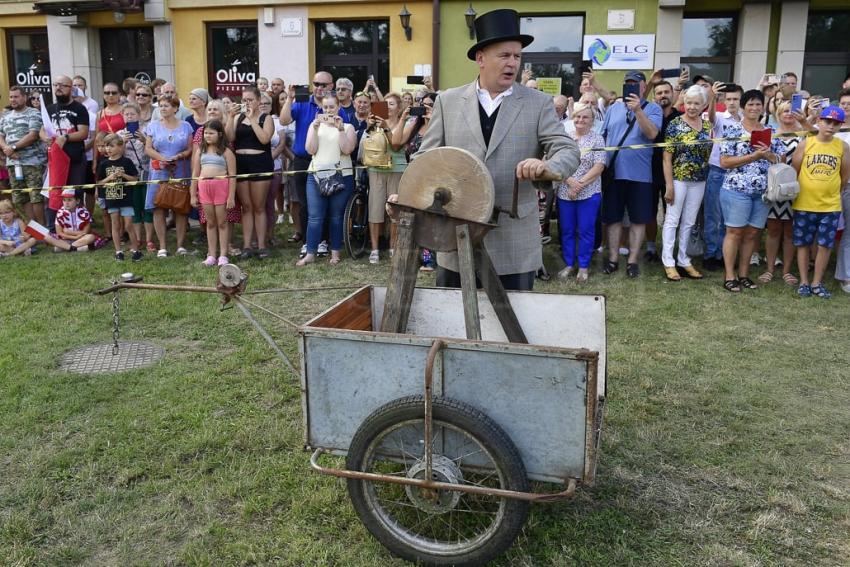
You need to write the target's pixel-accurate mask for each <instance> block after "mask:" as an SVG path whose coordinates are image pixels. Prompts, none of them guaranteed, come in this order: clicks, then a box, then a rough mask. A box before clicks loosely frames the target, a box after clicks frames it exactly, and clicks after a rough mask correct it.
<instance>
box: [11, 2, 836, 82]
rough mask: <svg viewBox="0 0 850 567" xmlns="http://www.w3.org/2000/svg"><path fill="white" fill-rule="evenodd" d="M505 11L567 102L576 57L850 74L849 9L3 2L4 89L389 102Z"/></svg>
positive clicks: (444, 66) (464, 77)
mask: <svg viewBox="0 0 850 567" xmlns="http://www.w3.org/2000/svg"><path fill="white" fill-rule="evenodd" d="M508 6H509V7H513V8H515V9H517V10H518V11H519V12H520V13H521V15H522V20H521V26H522V30H523V32H524V33H530V34H532V35H534V36H535V38H536V40H535V42H534V43H533V44H532V45H531V46H529V48H528V49H527V50H526V52H525V54H524V65H525V66H526V68H529V69H530V70H531V71H532V73H533V74H534V75H535V76H537V77H540V78H541V79H543V81H541V83H542V85H541V86H543V87H544V88H546V89H547V90H550V91H552V92H562V93H565V94H575V93H576V91H577V87H578V84H577V83H578V81H579V80H580V75H581V73H580V70H581V67H582V65H583V62H584V61H586V60H592V61H593V67H594V69H595V71H596V72H597V74H598V75H599V76H600V78H601V80H602V82H603V83H604V84H606V85H607V86H609V87H610V88H611V89H613V90H616V89H618V88H619V84H620V83H621V82H622V75H623V73H624V72H625V69H630V68H640V69H642V70H644V71H649V70H650V69H652V68H676V67H679V66H681V65H688V66H689V67H690V69H691V73H692V75H695V74H697V73H700V74H709V75H711V76H713V77H714V78H715V79H718V80H724V81H734V82H737V83H740V84H742V85H744V86H745V87H753V86H755V85H757V84H758V82H759V80H760V78H761V76H762V75H763V74H764V73H777V74H781V73H783V72H788V71H792V72H794V73H796V74H797V75H798V76H799V77H800V85H801V87H802V88H805V89H807V90H810V91H811V92H813V93H821V94H825V95H827V96H829V95H830V94H831V93H833V92H834V91H835V90H836V85H840V83H841V81H842V80H843V79H844V77H845V76H846V75H847V73H848V72H850V41H848V40H847V38H848V37H850V2H848V1H846V0H844V1H838V0H807V1H790V2H779V1H773V2H770V1H742V0H660V1H657V2H649V1H645V0H628V1H626V2H619V3H616V4H615V3H610V2H598V3H593V2H586V1H584V0H581V1H579V0H528V1H524V2H522V3H521V5H517V4H516V3H514V4H506V3H504V2H496V1H490V0H487V1H476V0H473V2H469V0H436V1H431V2H426V1H421V0H410V1H407V2H359V1H350V0H349V1H344V0H342V1H338V2H333V1H331V2H328V1H319V0H296V1H289V0H285V1H281V2H277V3H265V2H262V1H259V0H35V1H33V0H26V1H22V0H0V83H5V86H6V87H8V85H11V84H22V85H24V86H26V87H30V88H34V89H38V90H42V91H43V92H44V93H45V94H46V95H48V96H49V93H50V91H51V89H50V82H51V79H50V77H51V74H56V73H64V74H68V75H77V74H79V75H83V76H85V77H86V78H87V79H88V81H89V84H90V90H91V92H94V93H96V92H98V91H99V89H100V88H101V86H102V84H103V83H104V82H106V81H115V82H120V81H121V80H122V79H123V78H125V77H136V78H138V79H140V80H142V81H148V80H151V79H153V78H154V77H162V78H164V79H167V80H171V81H176V83H177V85H178V88H179V89H180V90H181V91H182V92H184V93H185V92H187V91H188V90H190V89H192V88H194V87H198V86H204V87H206V88H207V89H209V90H210V92H212V93H214V94H230V95H237V96H238V94H239V92H240V91H241V88H242V87H243V86H244V85H246V84H250V83H252V82H254V81H256V79H257V78H258V77H260V76H265V77H268V78H273V77H282V78H284V80H285V81H286V82H287V83H296V84H306V83H307V82H308V81H309V79H310V77H311V75H312V72H313V70H315V69H327V70H330V71H331V72H332V73H333V74H334V75H335V76H337V77H339V76H347V77H350V78H352V79H353V81H354V83H355V88H356V89H358V90H359V89H360V88H362V87H363V85H364V84H365V81H366V79H367V78H368V77H369V76H370V75H374V77H375V79H376V81H377V82H378V84H379V85H380V86H381V87H382V88H383V89H384V90H387V89H390V88H392V89H394V90H399V89H403V88H410V87H409V85H408V84H407V77H408V76H410V75H433V77H434V80H435V83H436V84H437V86H438V87H439V88H448V87H451V86H456V85H460V84H463V83H466V82H469V81H471V80H473V79H474V77H475V76H476V67H475V64H474V63H473V62H470V61H468V60H467V58H466V56H465V53H466V50H467V48H468V47H469V46H470V45H472V43H474V40H473V39H472V36H471V28H470V27H469V25H468V24H469V22H471V21H472V19H473V17H474V14H482V13H484V12H487V11H489V10H492V9H496V8H502V7H508ZM402 15H406V17H402ZM403 24H406V26H405V25H403ZM3 90H5V89H0V96H3V95H4V94H5V93H2V91H3Z"/></svg>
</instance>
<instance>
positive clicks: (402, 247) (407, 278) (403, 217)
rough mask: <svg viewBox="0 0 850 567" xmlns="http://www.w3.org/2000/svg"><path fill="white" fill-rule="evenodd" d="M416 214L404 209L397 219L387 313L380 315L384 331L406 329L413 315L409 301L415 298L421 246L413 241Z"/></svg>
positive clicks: (390, 331)
mask: <svg viewBox="0 0 850 567" xmlns="http://www.w3.org/2000/svg"><path fill="white" fill-rule="evenodd" d="M414 219H415V216H414V214H413V213H412V212H410V211H402V212H401V213H400V214H399V219H398V233H397V235H398V236H397V239H396V247H395V253H394V254H393V264H392V269H391V271H390V284H389V287H387V298H386V301H385V303H384V316H383V317H382V318H381V332H384V333H404V332H406V331H407V320H408V318H409V317H410V304H411V302H412V301H413V289H414V287H415V286H416V276H417V274H418V273H419V267H418V266H417V265H416V264H417V259H416V257H417V253H418V252H419V249H418V248H417V247H416V244H415V242H414V241H413V225H414Z"/></svg>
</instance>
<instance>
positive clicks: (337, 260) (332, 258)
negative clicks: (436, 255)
mask: <svg viewBox="0 0 850 567" xmlns="http://www.w3.org/2000/svg"><path fill="white" fill-rule="evenodd" d="M340 262H342V258H340V257H336V258H334V257H333V256H331V259H330V260H328V264H330V265H331V266H336V265H337V264H339V263H340ZM422 267H423V268H424V267H425V266H422Z"/></svg>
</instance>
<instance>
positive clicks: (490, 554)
mask: <svg viewBox="0 0 850 567" xmlns="http://www.w3.org/2000/svg"><path fill="white" fill-rule="evenodd" d="M424 414H425V399H424V397H423V396H421V395H419V396H407V397H404V398H399V399H397V400H394V401H392V402H389V403H387V404H385V405H383V406H381V407H380V408H378V409H377V410H375V411H374V412H372V414H371V415H369V417H367V418H366V419H365V420H364V421H363V424H362V425H361V426H360V428H359V429H358V430H357V433H356V434H355V435H354V439H353V440H352V442H351V445H350V447H349V451H348V457H347V459H346V467H347V468H348V469H349V470H357V471H359V470H363V469H362V465H363V459H364V453H365V452H366V450H367V449H368V447H369V445H370V444H371V443H372V441H373V440H374V439H375V438H376V437H377V436H379V435H380V434H381V433H382V432H383V431H385V430H386V429H388V428H391V427H392V426H393V425H395V424H396V423H399V422H401V421H408V420H411V419H423V418H424ZM432 415H433V420H434V422H439V421H442V422H445V423H448V424H451V425H453V426H455V427H458V428H459V429H462V430H463V431H465V432H466V433H467V434H469V435H470V436H471V437H474V438H475V439H476V440H477V441H478V442H479V443H480V444H481V445H482V446H484V447H485V448H486V449H487V450H488V451H489V452H490V454H491V455H492V457H493V460H494V462H495V463H496V464H497V466H499V468H501V469H502V470H503V473H504V477H505V483H506V485H505V486H503V487H502V488H504V489H507V490H516V491H523V492H527V491H528V490H529V482H528V477H527V475H526V472H525V465H523V462H522V458H521V457H520V454H519V451H517V449H516V447H515V446H514V444H513V442H512V441H511V440H510V437H508V435H507V434H506V433H505V432H504V431H503V430H502V428H501V427H499V426H498V425H497V424H496V422H494V421H493V420H492V419H490V418H489V417H487V415H486V414H484V413H483V412H481V411H480V410H478V409H476V408H474V407H472V406H471V405H469V404H466V403H463V402H460V401H457V400H453V399H451V398H439V397H437V398H434V401H433V406H432ZM367 482H369V481H361V480H355V479H348V481H347V483H348V495H349V498H351V502H352V505H353V506H354V509H355V511H356V512H357V515H358V516H359V517H360V521H361V522H362V523H363V525H364V526H366V529H368V530H369V532H370V533H371V534H372V535H373V536H374V537H375V538H376V539H377V540H378V541H379V542H380V543H381V544H382V545H383V546H384V547H386V548H387V549H388V550H389V551H390V552H392V553H393V554H394V555H396V556H398V557H401V558H402V559H405V560H407V561H412V562H416V563H419V564H423V565H433V566H448V565H454V566H458V567H460V566H470V565H483V564H485V563H487V562H488V561H490V560H492V559H493V558H495V557H497V556H498V555H501V554H502V553H504V552H505V551H507V549H508V548H509V547H510V546H511V545H512V544H513V542H514V540H515V539H516V537H517V535H519V532H520V531H521V530H522V527H523V525H524V524H525V521H526V518H527V517H528V510H529V507H530V505H529V502H526V501H523V500H512V499H505V513H504V515H503V517H502V520H501V523H500V525H499V526H498V527H497V528H496V531H495V532H494V534H493V535H492V536H491V537H490V538H489V539H488V540H487V541H486V543H484V544H483V545H480V546H479V547H477V548H475V549H473V550H472V551H471V552H468V553H464V554H458V555H452V556H446V555H432V554H428V553H427V552H424V551H422V550H419V549H416V548H415V547H412V546H410V545H408V544H407V543H406V542H404V541H402V540H400V539H398V538H397V537H396V536H395V535H394V534H393V533H392V532H391V531H389V530H387V529H386V528H385V527H384V525H383V523H382V521H381V519H380V518H378V517H376V516H375V515H374V514H373V512H372V510H371V508H370V506H369V505H368V503H367V501H366V500H367V497H366V495H365V486H366V483H367Z"/></svg>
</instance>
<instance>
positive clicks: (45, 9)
mask: <svg viewBox="0 0 850 567" xmlns="http://www.w3.org/2000/svg"><path fill="white" fill-rule="evenodd" d="M143 6H144V0H36V2H35V3H34V4H33V7H32V8H33V10H35V11H37V12H40V13H42V14H50V15H51V16H76V15H77V14H82V13H84V12H98V11H101V10H109V11H112V12H140V11H141V10H142V9H143Z"/></svg>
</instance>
